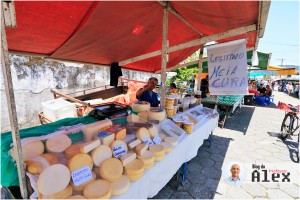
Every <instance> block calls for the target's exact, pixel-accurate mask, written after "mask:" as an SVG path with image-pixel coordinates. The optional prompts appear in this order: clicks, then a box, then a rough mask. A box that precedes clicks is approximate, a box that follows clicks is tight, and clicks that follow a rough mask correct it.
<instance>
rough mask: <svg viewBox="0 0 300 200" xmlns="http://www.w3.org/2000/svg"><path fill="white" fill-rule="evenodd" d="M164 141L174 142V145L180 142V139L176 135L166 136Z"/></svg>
mask: <svg viewBox="0 0 300 200" xmlns="http://www.w3.org/2000/svg"><path fill="white" fill-rule="evenodd" d="M164 141H165V142H168V143H170V144H172V145H173V147H175V146H176V145H177V144H178V139H177V138H176V137H165V139H164Z"/></svg>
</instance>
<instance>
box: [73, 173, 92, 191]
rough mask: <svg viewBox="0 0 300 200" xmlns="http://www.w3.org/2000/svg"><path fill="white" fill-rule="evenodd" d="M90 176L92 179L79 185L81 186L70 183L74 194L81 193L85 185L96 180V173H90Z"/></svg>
mask: <svg viewBox="0 0 300 200" xmlns="http://www.w3.org/2000/svg"><path fill="white" fill-rule="evenodd" d="M92 174H93V176H92V178H91V179H90V180H88V181H87V182H85V183H83V184H81V185H78V186H75V185H74V182H73V181H71V186H72V188H73V190H74V191H75V192H82V191H83V189H84V187H85V186H87V184H89V183H90V182H92V181H94V180H96V173H95V172H93V171H92Z"/></svg>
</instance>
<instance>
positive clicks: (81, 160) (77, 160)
mask: <svg viewBox="0 0 300 200" xmlns="http://www.w3.org/2000/svg"><path fill="white" fill-rule="evenodd" d="M85 166H89V168H90V170H92V168H93V160H92V158H91V156H89V155H88V154H84V153H81V154H77V155H76V156H73V157H72V158H71V159H70V160H69V162H68V167H69V169H70V171H71V172H73V171H75V170H77V169H80V168H82V167H85Z"/></svg>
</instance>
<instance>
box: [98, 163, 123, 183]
mask: <svg viewBox="0 0 300 200" xmlns="http://www.w3.org/2000/svg"><path fill="white" fill-rule="evenodd" d="M122 174H123V165H122V163H121V161H120V160H119V159H117V158H109V159H107V160H105V161H104V162H103V163H102V164H101V165H100V176H101V178H103V179H105V180H108V181H110V182H115V181H118V180H119V179H120V178H121V176H122Z"/></svg>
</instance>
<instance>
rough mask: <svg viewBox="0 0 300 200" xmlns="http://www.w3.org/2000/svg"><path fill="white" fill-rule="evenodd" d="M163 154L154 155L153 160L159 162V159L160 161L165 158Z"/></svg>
mask: <svg viewBox="0 0 300 200" xmlns="http://www.w3.org/2000/svg"><path fill="white" fill-rule="evenodd" d="M165 156H166V155H165V154H163V155H162V156H158V157H155V162H159V161H162V160H163V159H164V158H165Z"/></svg>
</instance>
